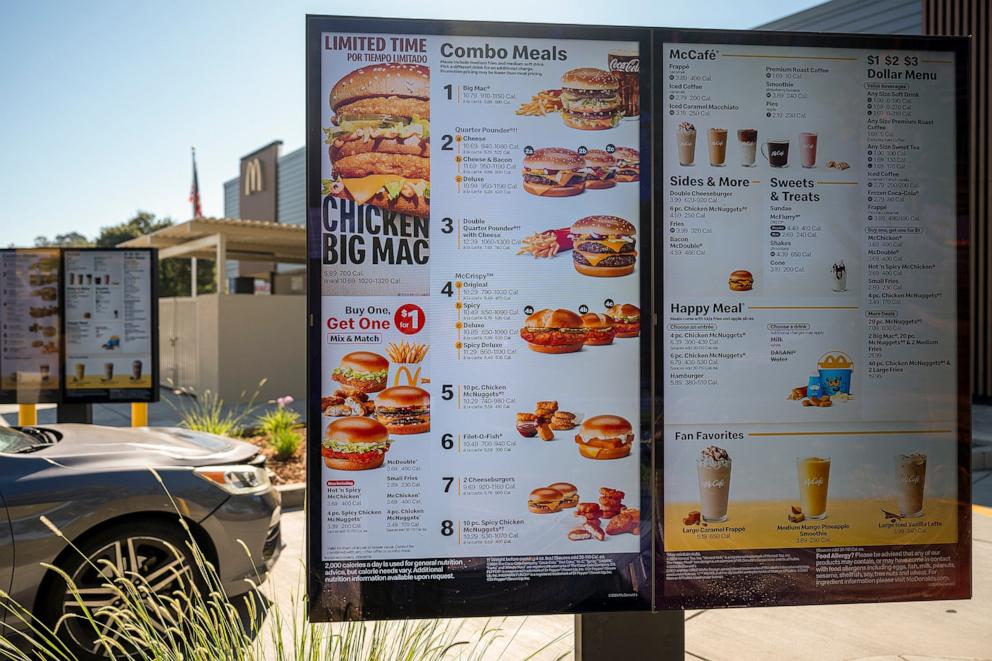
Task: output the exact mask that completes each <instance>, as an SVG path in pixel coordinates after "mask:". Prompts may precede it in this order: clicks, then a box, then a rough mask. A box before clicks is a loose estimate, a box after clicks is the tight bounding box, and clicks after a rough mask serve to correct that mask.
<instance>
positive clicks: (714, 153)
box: [706, 129, 727, 168]
mask: <svg viewBox="0 0 992 661" xmlns="http://www.w3.org/2000/svg"><path fill="white" fill-rule="evenodd" d="M706 135H707V138H708V139H709V146H710V165H712V166H714V167H718V168H722V167H723V166H724V165H725V164H726V162H727V129H710V130H709V131H707V132H706Z"/></svg>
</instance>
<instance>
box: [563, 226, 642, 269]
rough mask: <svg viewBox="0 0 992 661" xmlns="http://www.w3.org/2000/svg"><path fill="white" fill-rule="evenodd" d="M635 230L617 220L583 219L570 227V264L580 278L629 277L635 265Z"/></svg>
mask: <svg viewBox="0 0 992 661" xmlns="http://www.w3.org/2000/svg"><path fill="white" fill-rule="evenodd" d="M636 233H637V230H636V228H635V227H634V226H633V225H631V224H630V223H629V222H627V221H626V220H624V219H623V218H620V217H619V216H586V217H585V218H580V219H579V220H577V221H575V222H574V223H573V224H572V244H573V249H572V263H573V264H574V266H575V270H576V271H578V272H579V273H581V274H582V275H591V276H596V277H601V278H611V277H617V276H621V275H630V274H631V273H633V272H634V264H635V262H636V261H637V250H635V245H636V239H634V234H636Z"/></svg>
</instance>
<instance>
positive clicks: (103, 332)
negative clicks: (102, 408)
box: [63, 249, 158, 402]
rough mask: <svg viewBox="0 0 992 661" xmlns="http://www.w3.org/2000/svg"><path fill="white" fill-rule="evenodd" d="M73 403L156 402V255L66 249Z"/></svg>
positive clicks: (68, 379)
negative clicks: (99, 401)
mask: <svg viewBox="0 0 992 661" xmlns="http://www.w3.org/2000/svg"><path fill="white" fill-rule="evenodd" d="M64 269H65V277H64V279H63V280H64V289H63V291H64V297H65V354H66V372H65V398H66V401H77V402H78V401H95V400H104V401H106V400H112V401H144V400H151V399H153V398H154V393H155V379H154V378H153V377H154V376H155V369H154V368H155V363H156V362H157V355H156V353H157V352H156V347H157V343H156V342H155V341H154V340H155V335H156V333H157V332H158V329H157V306H158V301H157V299H156V297H155V296H154V293H153V291H154V279H155V277H156V276H155V273H156V272H155V255H154V254H153V253H152V251H149V250H116V249H113V250H99V249H92V250H90V249H87V250H68V249H67V250H65V253H64Z"/></svg>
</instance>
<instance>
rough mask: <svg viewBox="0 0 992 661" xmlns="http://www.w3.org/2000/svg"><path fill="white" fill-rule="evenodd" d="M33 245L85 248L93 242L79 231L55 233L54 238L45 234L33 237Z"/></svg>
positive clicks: (37, 246) (40, 246)
mask: <svg viewBox="0 0 992 661" xmlns="http://www.w3.org/2000/svg"><path fill="white" fill-rule="evenodd" d="M34 245H35V247H36V248H85V247H86V246H91V245H93V244H92V243H91V242H90V240H89V239H87V238H86V237H85V236H83V235H82V234H80V233H79V232H66V233H65V234H56V235H55V238H54V239H49V238H48V237H47V236H38V237H35V239H34Z"/></svg>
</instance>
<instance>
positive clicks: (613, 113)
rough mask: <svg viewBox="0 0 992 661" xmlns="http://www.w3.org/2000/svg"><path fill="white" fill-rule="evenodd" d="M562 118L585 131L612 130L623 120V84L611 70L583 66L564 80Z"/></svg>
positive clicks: (575, 127)
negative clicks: (621, 95)
mask: <svg viewBox="0 0 992 661" xmlns="http://www.w3.org/2000/svg"><path fill="white" fill-rule="evenodd" d="M561 106H562V110H561V118H562V120H564V122H565V125H566V126H571V127H572V128H573V129H582V130H584V131H601V130H603V129H611V128H613V127H614V126H616V125H617V124H619V123H620V118H621V117H623V99H622V98H620V81H619V80H618V79H617V77H616V76H614V75H613V74H612V73H610V72H609V71H604V70H603V69H593V68H591V67H583V68H581V69H572V70H571V71H566V72H565V75H564V76H562V77H561Z"/></svg>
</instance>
